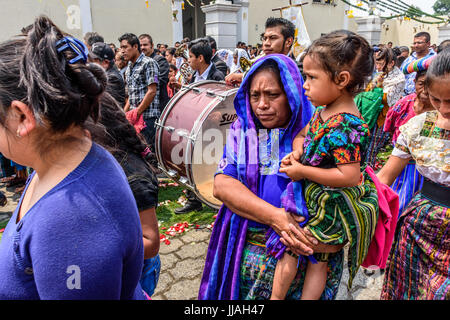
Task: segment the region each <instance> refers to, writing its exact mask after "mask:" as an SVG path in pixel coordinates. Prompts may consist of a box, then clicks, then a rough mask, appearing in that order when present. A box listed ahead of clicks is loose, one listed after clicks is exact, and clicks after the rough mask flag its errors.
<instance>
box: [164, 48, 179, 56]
mask: <svg viewBox="0 0 450 320" xmlns="http://www.w3.org/2000/svg"><path fill="white" fill-rule="evenodd" d="M176 51H177V49H175V48H173V47H170V48H167V50H166V52H169V53H170V54H171V55H173V56H174V55H175V52H176Z"/></svg>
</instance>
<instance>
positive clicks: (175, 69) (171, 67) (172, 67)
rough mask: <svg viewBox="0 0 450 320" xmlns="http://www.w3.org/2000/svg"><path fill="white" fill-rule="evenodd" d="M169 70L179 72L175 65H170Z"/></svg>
mask: <svg viewBox="0 0 450 320" xmlns="http://www.w3.org/2000/svg"><path fill="white" fill-rule="evenodd" d="M169 69H172V70H174V71H178V68H177V66H176V65H174V64H173V63H171V64H169Z"/></svg>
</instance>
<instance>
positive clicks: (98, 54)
mask: <svg viewBox="0 0 450 320" xmlns="http://www.w3.org/2000/svg"><path fill="white" fill-rule="evenodd" d="M89 56H91V57H92V58H94V59H100V60H109V61H112V60H114V57H115V54H114V51H113V50H112V49H111V47H110V46H109V45H108V44H106V43H104V42H96V43H94V44H92V47H91V52H89Z"/></svg>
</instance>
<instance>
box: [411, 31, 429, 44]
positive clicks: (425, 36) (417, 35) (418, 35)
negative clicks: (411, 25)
mask: <svg viewBox="0 0 450 320" xmlns="http://www.w3.org/2000/svg"><path fill="white" fill-rule="evenodd" d="M422 37H424V38H425V41H426V42H430V40H431V36H430V34H429V33H428V32H425V31H422V32H419V33H417V34H416V35H415V36H414V38H422Z"/></svg>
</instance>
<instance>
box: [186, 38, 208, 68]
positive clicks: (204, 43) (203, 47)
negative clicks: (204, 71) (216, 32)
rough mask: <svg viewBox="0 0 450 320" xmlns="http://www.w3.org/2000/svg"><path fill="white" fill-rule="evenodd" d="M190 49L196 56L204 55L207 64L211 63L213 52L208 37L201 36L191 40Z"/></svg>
mask: <svg viewBox="0 0 450 320" xmlns="http://www.w3.org/2000/svg"><path fill="white" fill-rule="evenodd" d="M188 49H189V51H190V52H192V54H193V55H195V57H196V58H198V57H199V56H200V55H202V56H203V59H205V63H206V64H210V63H211V58H212V55H213V52H212V49H211V46H210V45H209V42H208V40H207V39H205V38H199V39H195V40H193V41H191V42H189V45H188Z"/></svg>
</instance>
